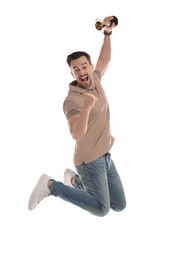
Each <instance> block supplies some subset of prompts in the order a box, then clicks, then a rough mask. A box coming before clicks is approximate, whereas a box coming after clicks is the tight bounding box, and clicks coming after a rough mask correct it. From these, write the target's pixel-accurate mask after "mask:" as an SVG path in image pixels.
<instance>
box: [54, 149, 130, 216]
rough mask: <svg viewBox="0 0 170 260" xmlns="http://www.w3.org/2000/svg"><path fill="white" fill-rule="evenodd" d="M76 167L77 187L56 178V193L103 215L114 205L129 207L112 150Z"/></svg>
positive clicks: (83, 207) (81, 206)
mask: <svg viewBox="0 0 170 260" xmlns="http://www.w3.org/2000/svg"><path fill="white" fill-rule="evenodd" d="M76 169H77V172H78V174H79V175H76V186H75V188H72V187H69V186H66V185H64V184H63V183H62V182H58V181H54V182H53V184H52V186H51V194H52V195H54V196H56V197H60V198H62V199H64V200H66V201H68V202H71V203H73V204H74V205H76V206H79V207H80V208H82V209H84V210H87V211H89V212H90V213H92V214H93V215H96V216H101V217H102V216H105V215H106V214H107V213H108V212H109V210H110V208H111V209H113V210H116V211H122V210H123V209H124V208H125V207H126V199H125V194H124V190H123V186H122V183H121V180H120V177H119V174H118V172H117V170H116V168H115V165H114V163H113V160H112V159H111V154H110V153H107V154H105V155H104V156H102V157H100V158H98V159H97V160H95V161H93V162H91V163H87V164H85V163H83V164H81V165H80V166H76Z"/></svg>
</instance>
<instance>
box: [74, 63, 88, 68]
mask: <svg viewBox="0 0 170 260" xmlns="http://www.w3.org/2000/svg"><path fill="white" fill-rule="evenodd" d="M83 65H87V62H84V63H82V64H81V66H83ZM76 68H78V66H74V67H73V70H74V69H76Z"/></svg>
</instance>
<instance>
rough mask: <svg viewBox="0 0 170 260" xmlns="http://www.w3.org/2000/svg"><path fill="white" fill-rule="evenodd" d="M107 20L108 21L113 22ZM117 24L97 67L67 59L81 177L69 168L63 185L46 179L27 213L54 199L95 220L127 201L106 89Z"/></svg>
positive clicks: (68, 102) (69, 111)
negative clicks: (114, 147)
mask: <svg viewBox="0 0 170 260" xmlns="http://www.w3.org/2000/svg"><path fill="white" fill-rule="evenodd" d="M112 18H113V17H112V16H108V17H106V18H105V19H104V21H105V22H108V21H110V20H111V19H112ZM113 27H114V24H112V25H111V26H110V27H105V30H104V41H103V45H102V47H101V51H100V55H99V58H98V61H97V64H96V67H95V68H94V66H93V64H92V63H91V58H90V56H89V54H87V53H86V52H73V53H72V54H70V55H68V56H67V63H68V65H69V67H70V69H71V73H72V75H73V77H74V79H75V80H74V81H73V82H72V83H70V85H69V92H68V95H67V97H66V98H65V100H64V103H63V109H64V113H65V115H66V118H67V120H68V125H69V129H70V133H71V135H72V137H73V138H74V139H75V141H76V145H75V151H74V164H75V168H76V170H77V172H78V174H77V173H75V172H74V171H72V170H70V169H66V171H65V173H64V183H62V182H58V181H55V180H54V179H52V178H51V177H50V176H48V175H45V174H43V175H41V177H40V179H39V181H38V183H37V185H36V187H35V188H34V190H33V192H32V194H31V196H30V199H29V204H28V208H29V209H30V210H33V209H34V208H35V207H36V206H37V205H38V204H39V202H40V201H41V200H42V199H43V198H45V197H47V196H49V195H54V196H56V197H60V198H62V199H64V200H66V201H68V202H70V203H72V204H74V205H76V206H79V207H80V208H82V209H84V210H86V211H88V212H90V213H91V214H93V215H96V216H100V217H102V216H105V215H106V214H107V213H108V212H109V210H110V208H111V209H114V210H116V211H122V210H123V209H124V208H125V206H126V199H125V194H124V190H123V186H122V183H121V180H120V177H119V174H118V172H117V170H116V168H115V165H114V163H113V160H112V158H111V154H110V152H109V151H110V149H111V147H112V145H113V143H114V138H113V137H112V135H111V132H110V122H109V120H110V114H109V105H108V101H107V98H106V96H105V93H104V90H103V87H102V85H101V78H102V77H103V75H104V73H105V71H106V69H107V67H108V65H109V62H110V58H111V33H112V29H113Z"/></svg>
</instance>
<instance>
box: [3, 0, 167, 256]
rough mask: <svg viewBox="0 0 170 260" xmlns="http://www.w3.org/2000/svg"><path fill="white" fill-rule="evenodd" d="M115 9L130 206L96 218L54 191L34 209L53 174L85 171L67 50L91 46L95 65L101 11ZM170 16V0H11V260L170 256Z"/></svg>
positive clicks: (6, 205) (121, 140)
mask: <svg viewBox="0 0 170 260" xmlns="http://www.w3.org/2000/svg"><path fill="white" fill-rule="evenodd" d="M76 10H77V11H76ZM112 14H113V15H116V16H117V17H118V18H119V25H118V26H117V27H116V28H115V30H114V33H113V35H112V48H113V51H112V61H111V64H110V68H109V70H108V72H107V73H106V75H105V78H104V79H103V86H104V87H105V89H106V93H107V96H108V99H109V102H110V110H111V128H112V133H113V135H114V136H115V138H116V141H115V144H114V147H113V149H112V151H111V152H112V157H113V159H114V161H115V164H116V166H117V169H118V170H119V173H120V175H121V178H122V181H123V184H124V187H125V192H126V196H127V203H128V204H127V208H126V210H125V211H124V212H122V213H115V212H113V211H110V213H109V214H108V215H107V216H106V217H104V218H97V217H94V216H92V215H90V214H89V213H87V212H85V211H83V210H81V209H79V208H77V207H75V206H73V205H71V204H69V203H66V202H65V201H62V200H60V199H57V198H54V197H49V198H47V199H45V200H44V201H42V202H41V203H40V205H39V206H38V207H37V208H36V209H35V211H33V212H29V211H28V209H27V203H28V199H29V196H30V192H31V191H32V188H33V187H34V185H35V184H36V182H37V180H38V178H39V176H40V174H41V173H42V172H45V173H47V174H49V175H51V176H52V177H53V178H55V179H58V180H62V179H63V172H64V170H65V168H67V167H70V168H73V169H74V166H73V162H72V154H73V149H74V142H73V140H72V139H71V136H70V134H69V131H68V127H67V122H66V119H65V117H64V114H63V111H62V103H63V100H64V97H65V96H66V94H67V91H68V83H69V82H70V81H71V80H72V77H71V75H70V71H69V68H68V66H67V64H66V61H65V60H66V56H67V55H68V54H70V53H71V52H73V51H76V50H84V51H87V52H89V53H90V54H91V57H92V61H93V63H94V64H95V62H96V59H97V55H98V53H99V50H100V46H101V44H102V40H103V36H102V34H101V33H100V32H97V31H96V30H95V27H94V23H95V19H96V18H101V19H102V18H104V17H105V16H107V15H112ZM169 22H170V20H169V11H168V1H166V0H163V1H156V2H155V1H152V0H151V1H146V0H143V1H134V0H130V1H125V0H124V1H123V0H122V1H113V0H112V1H111V0H109V1H107V3H101V5H100V3H98V4H95V3H92V2H91V1H89V2H88V1H86V2H80V1H77V0H73V1H66V0H64V1H62V7H61V6H60V3H58V2H57V1H37V0H34V1H19V0H17V1H1V3H0V35H1V37H2V38H1V41H0V54H1V58H0V71H1V72H0V74H1V75H0V125H1V126H0V174H1V188H0V205H1V213H0V219H1V221H0V230H1V231H0V238H1V250H0V258H1V259H4V260H9V259H18V260H20V259H24V260H27V259H42V260H44V259H50V258H53V259H68V258H69V259H82V260H84V259H116V260H124V259H131V260H136V259H137V260H140V259H141V260H143V259H146V260H147V259H148V260H149V259H155V258H156V259H163V260H169V258H170V252H169V234H170V224H169V218H170V209H169V198H170V190H169V178H168V177H169V173H170V167H169V154H170V148H169V147H170V137H169V132H170V126H169V111H170V105H169V91H168V90H169V86H170V80H169V60H170V52H169V46H170V40H169V36H168V33H169ZM1 255H2V256H1Z"/></svg>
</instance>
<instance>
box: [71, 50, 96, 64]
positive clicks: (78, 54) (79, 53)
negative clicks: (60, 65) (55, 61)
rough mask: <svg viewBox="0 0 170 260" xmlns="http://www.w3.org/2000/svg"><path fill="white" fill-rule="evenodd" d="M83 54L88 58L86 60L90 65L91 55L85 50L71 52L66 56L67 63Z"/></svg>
mask: <svg viewBox="0 0 170 260" xmlns="http://www.w3.org/2000/svg"><path fill="white" fill-rule="evenodd" d="M82 56H85V57H86V58H87V60H88V62H89V63H90V65H91V57H90V55H89V54H88V53H87V52H84V51H76V52H73V53H71V54H70V55H68V56H67V64H68V65H69V66H70V63H71V61H72V60H77V59H78V58H80V57H82Z"/></svg>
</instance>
